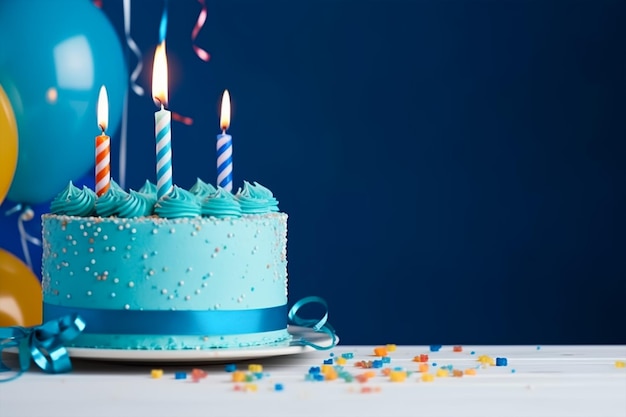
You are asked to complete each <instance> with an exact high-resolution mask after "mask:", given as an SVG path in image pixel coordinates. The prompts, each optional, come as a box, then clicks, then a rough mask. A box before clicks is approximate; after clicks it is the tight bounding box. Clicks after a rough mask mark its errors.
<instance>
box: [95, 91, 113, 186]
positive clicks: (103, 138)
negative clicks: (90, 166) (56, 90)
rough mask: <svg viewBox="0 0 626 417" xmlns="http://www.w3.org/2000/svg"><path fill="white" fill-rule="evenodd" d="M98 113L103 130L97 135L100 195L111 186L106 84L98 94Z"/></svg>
mask: <svg viewBox="0 0 626 417" xmlns="http://www.w3.org/2000/svg"><path fill="white" fill-rule="evenodd" d="M97 113H98V127H100V130H101V131H102V134H101V135H98V136H96V194H97V195H98V197H100V196H101V195H103V194H104V193H106V192H107V191H108V190H109V187H110V186H111V138H109V137H108V136H107V135H106V134H105V133H104V131H105V130H106V129H107V125H108V124H109V98H108V96H107V89H106V88H105V87H104V86H102V87H100V94H98V110H97Z"/></svg>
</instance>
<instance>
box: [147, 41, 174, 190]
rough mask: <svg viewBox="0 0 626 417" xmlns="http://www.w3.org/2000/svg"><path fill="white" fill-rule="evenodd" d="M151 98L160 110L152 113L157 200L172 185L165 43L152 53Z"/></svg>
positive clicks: (170, 188)
mask: <svg viewBox="0 0 626 417" xmlns="http://www.w3.org/2000/svg"><path fill="white" fill-rule="evenodd" d="M152 98H153V100H154V103H155V104H156V105H157V107H160V110H159V111H157V112H156V113H154V120H155V129H154V133H155V138H156V176H157V185H156V188H157V198H161V197H163V196H164V195H167V194H169V193H170V192H171V191H172V190H173V189H174V185H173V183H172V145H171V139H172V132H171V121H172V113H171V112H170V111H168V110H166V109H165V106H166V105H167V56H166V55H165V41H163V42H161V43H160V44H159V45H158V46H157V47H156V51H155V52H154V64H153V67H152Z"/></svg>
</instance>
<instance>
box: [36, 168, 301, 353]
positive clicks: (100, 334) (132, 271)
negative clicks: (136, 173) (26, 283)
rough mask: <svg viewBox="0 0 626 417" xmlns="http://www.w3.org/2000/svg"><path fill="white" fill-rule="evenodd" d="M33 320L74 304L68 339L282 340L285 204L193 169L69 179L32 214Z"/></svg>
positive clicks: (116, 343) (191, 344)
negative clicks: (163, 180) (182, 177)
mask: <svg viewBox="0 0 626 417" xmlns="http://www.w3.org/2000/svg"><path fill="white" fill-rule="evenodd" d="M42 223H43V228H42V236H43V264H42V276H43V298H44V322H45V321H48V320H51V319H55V318H58V317H62V316H64V315H67V314H72V313H77V314H79V315H80V316H81V317H82V318H83V319H84V321H85V323H86V328H85V329H84V331H83V332H82V333H81V334H80V335H79V336H78V337H77V338H76V339H74V340H72V341H71V342H69V343H68V346H73V347H88V348H105V349H173V350H178V349H213V348H240V347H247V346H256V345H270V344H277V343H278V344H280V343H288V340H289V339H290V335H289V332H288V331H287V215H286V214H285V213H281V212H279V210H278V202H277V201H276V199H275V198H274V196H273V194H272V192H271V191H270V190H268V189H267V188H265V187H263V186H262V185H260V184H258V183H254V184H250V183H248V182H245V183H244V186H243V187H242V188H240V189H239V191H238V192H237V193H236V194H232V193H230V192H228V191H225V190H224V189H222V188H220V187H218V188H217V189H216V188H214V187H213V186H211V185H210V184H207V183H204V182H202V181H200V180H198V181H197V182H196V184H195V185H194V186H193V187H192V188H191V189H189V190H184V189H181V188H179V187H174V188H173V191H172V192H171V193H169V194H167V195H165V196H163V197H161V198H160V199H158V200H157V198H156V191H155V186H154V185H153V184H151V183H149V182H146V184H145V185H144V186H143V187H142V188H141V189H139V190H138V191H133V190H131V191H129V192H125V191H124V190H122V189H121V188H120V187H119V186H118V185H117V184H115V183H114V182H113V181H112V182H111V186H110V188H109V190H108V191H107V192H106V193H105V194H103V195H102V196H100V197H97V196H96V194H95V193H94V192H93V191H91V190H90V189H88V188H86V187H83V189H79V188H77V187H75V186H74V185H72V183H70V184H69V185H68V186H67V187H66V188H65V189H64V190H63V191H62V192H61V193H60V194H59V195H58V196H57V197H56V198H55V199H54V200H53V201H52V204H51V213H50V214H45V215H44V216H43V217H42Z"/></svg>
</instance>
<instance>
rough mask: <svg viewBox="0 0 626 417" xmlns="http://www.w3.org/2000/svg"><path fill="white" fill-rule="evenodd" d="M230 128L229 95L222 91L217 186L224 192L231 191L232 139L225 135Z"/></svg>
mask: <svg viewBox="0 0 626 417" xmlns="http://www.w3.org/2000/svg"><path fill="white" fill-rule="evenodd" d="M229 126H230V95H229V94H228V90H224V95H223V96H222V111H221V112H220V127H221V128H222V133H220V134H219V135H217V185H219V186H220V187H222V188H223V189H225V190H226V191H232V190H233V140H232V139H233V138H232V136H230V135H229V134H227V133H226V129H228V127H229Z"/></svg>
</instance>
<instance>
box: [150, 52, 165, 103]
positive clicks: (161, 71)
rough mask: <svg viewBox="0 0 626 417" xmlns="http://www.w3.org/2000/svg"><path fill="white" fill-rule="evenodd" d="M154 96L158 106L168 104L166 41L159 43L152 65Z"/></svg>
mask: <svg viewBox="0 0 626 417" xmlns="http://www.w3.org/2000/svg"><path fill="white" fill-rule="evenodd" d="M152 98H153V100H154V104H156V105H157V106H165V105H167V56H166V55H165V41H163V42H161V43H160V44H158V45H157V47H156V50H155V51H154V64H153V66H152Z"/></svg>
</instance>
